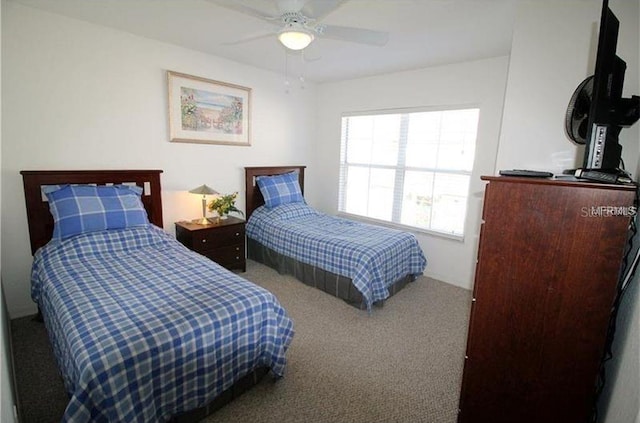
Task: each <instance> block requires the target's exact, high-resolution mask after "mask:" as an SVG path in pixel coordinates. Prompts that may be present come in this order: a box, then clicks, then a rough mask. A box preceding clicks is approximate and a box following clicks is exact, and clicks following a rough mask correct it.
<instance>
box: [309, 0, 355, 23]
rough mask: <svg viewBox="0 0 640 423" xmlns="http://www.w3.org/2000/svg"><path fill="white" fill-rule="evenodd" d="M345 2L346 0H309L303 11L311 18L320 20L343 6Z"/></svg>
mask: <svg viewBox="0 0 640 423" xmlns="http://www.w3.org/2000/svg"><path fill="white" fill-rule="evenodd" d="M344 2H345V0H309V1H307V2H306V4H305V5H304V7H303V8H302V10H301V12H302V14H303V15H305V16H307V17H309V18H311V19H314V20H316V21H319V20H321V19H322V18H324V17H325V16H327V15H328V14H329V13H331V12H333V11H334V10H336V9H337V8H338V7H340V6H342V4H343V3H344Z"/></svg>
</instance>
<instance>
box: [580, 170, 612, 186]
mask: <svg viewBox="0 0 640 423" xmlns="http://www.w3.org/2000/svg"><path fill="white" fill-rule="evenodd" d="M578 178H582V179H587V180H589V181H597V182H605V183H608V184H615V183H617V182H618V175H617V174H615V173H606V172H600V171H598V170H583V171H582V172H580V175H578Z"/></svg>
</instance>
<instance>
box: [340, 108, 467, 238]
mask: <svg viewBox="0 0 640 423" xmlns="http://www.w3.org/2000/svg"><path fill="white" fill-rule="evenodd" d="M479 113H480V111H479V109H456V110H430V111H411V112H405V111H402V112H399V111H390V112H386V113H384V112H381V113H379V114H361V115H350V116H344V117H343V118H342V147H341V154H340V202H339V205H338V209H339V210H340V211H341V212H345V213H349V214H354V215H359V216H365V217H369V218H372V219H378V220H383V221H387V222H393V223H398V224H402V225H407V226H411V227H415V228H419V229H424V230H429V231H435V232H440V233H446V234H449V235H453V236H456V237H461V236H462V235H463V234H464V220H465V215H466V210H467V197H468V193H469V181H470V178H471V170H472V168H473V158H474V155H475V145H476V133H477V129H478V116H479Z"/></svg>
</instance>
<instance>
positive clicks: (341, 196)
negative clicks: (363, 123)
mask: <svg viewBox="0 0 640 423" xmlns="http://www.w3.org/2000/svg"><path fill="white" fill-rule="evenodd" d="M469 109H475V110H477V113H478V121H477V127H476V137H475V141H474V156H473V161H472V165H471V169H470V170H459V169H450V168H442V169H438V168H437V167H417V166H407V165H406V164H403V165H398V164H396V165H388V164H384V165H383V164H380V165H379V164H371V163H367V164H363V163H349V162H348V161H347V144H348V143H347V142H343V140H345V139H346V134H345V131H346V130H347V125H343V122H344V119H345V118H350V117H358V116H379V115H385V114H394V115H403V114H410V113H422V112H447V111H454V110H469ZM481 110H482V109H481V108H480V105H478V104H458V105H447V106H429V107H408V108H395V109H378V110H366V111H356V112H344V113H342V114H341V117H340V126H341V128H340V159H339V178H338V212H337V214H338V215H339V216H343V217H348V218H354V219H358V220H362V221H365V222H370V223H374V224H379V225H383V226H388V227H392V228H397V229H402V230H407V231H411V232H418V233H425V234H429V235H435V236H438V237H443V238H447V239H452V240H456V241H462V242H463V241H464V238H465V234H466V229H467V220H468V218H469V200H470V198H469V196H470V192H471V185H472V176H473V174H474V171H475V168H476V160H477V147H478V134H479V132H480V131H479V129H480V117H481ZM401 119H402V117H401ZM401 125H402V124H401ZM400 142H404V143H405V147H406V142H407V139H406V137H405V139H404V140H401V141H400ZM398 149H399V150H403V151H404V150H406V149H405V148H401V147H400V146H399V147H398ZM398 153H399V155H400V151H399V152H398ZM403 160H404V158H403ZM404 163H406V161H405V162H404ZM348 167H362V168H367V169H387V170H393V171H395V174H396V177H395V178H394V197H396V196H397V194H398V192H397V191H396V189H397V187H400V193H401V191H402V187H403V184H404V176H405V174H406V172H408V171H418V172H430V173H432V174H433V175H434V176H435V175H436V174H452V175H463V176H468V177H469V184H468V186H467V193H466V204H465V210H464V219H463V222H462V233H461V234H456V233H453V232H446V231H439V230H436V229H431V228H424V227H418V226H412V225H408V224H404V223H400V222H399V221H392V220H391V221H390V220H383V219H377V218H374V217H369V216H364V215H360V214H353V213H349V212H347V211H345V210H343V209H344V208H345V204H346V201H347V198H346V195H347V189H346V173H347V169H348ZM398 176H400V177H399V178H398ZM392 209H393V212H392V219H394V218H395V217H396V216H397V212H398V210H396V207H395V205H394V206H392ZM398 220H399V218H398Z"/></svg>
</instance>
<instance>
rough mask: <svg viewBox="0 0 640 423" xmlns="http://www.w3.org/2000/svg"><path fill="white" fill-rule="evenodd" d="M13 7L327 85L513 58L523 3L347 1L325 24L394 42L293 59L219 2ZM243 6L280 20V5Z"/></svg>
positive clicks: (320, 49)
mask: <svg viewBox="0 0 640 423" xmlns="http://www.w3.org/2000/svg"><path fill="white" fill-rule="evenodd" d="M10 1H13V2H15V3H20V4H22V5H26V6H30V7H34V8H38V9H43V10H46V11H49V12H53V13H58V14H61V15H66V16H69V17H72V18H75V19H80V20H84V21H89V22H92V23H95V24H98V25H103V26H107V27H112V28H116V29H119V30H122V31H126V32H129V33H132V34H136V35H140V36H143V37H147V38H151V39H155V40H159V41H162V42H166V43H171V44H175V45H179V46H182V47H186V48H189V49H193V50H197V51H201V52H205V53H210V54H213V55H216V56H220V57H225V58H228V59H232V60H235V61H237V62H241V63H245V64H249V65H253V66H256V67H259V68H264V69H269V70H273V71H276V72H282V73H284V72H285V71H286V72H287V73H288V74H289V75H291V76H293V75H295V76H296V77H297V76H300V75H303V76H304V77H305V79H306V80H310V81H315V82H324V81H336V80H342V79H350V78H356V77H362V76H368V75H375V74H381V73H388V72H396V71H401V70H409V69H416V68H423V67H429V66H434V65H441V64H446V63H455V62H462V61H468V60H476V59H482V58H487V57H495V56H502V55H508V54H509V51H510V48H511V34H512V27H513V20H514V15H515V10H516V4H517V1H519V0H467V1H464V0H347V1H345V2H344V3H343V4H342V5H341V6H339V7H338V8H337V9H335V10H334V11H332V12H331V13H329V14H328V15H327V16H325V17H324V18H323V19H322V21H321V22H322V23H324V24H330V25H343V26H351V27H359V28H366V29H372V30H380V31H386V32H388V33H389V42H388V43H387V44H386V45H385V46H384V47H375V46H369V45H363V44H357V43H352V42H345V41H337V40H332V39H327V38H321V37H320V38H317V39H316V40H315V41H314V42H313V43H312V44H311V45H310V46H309V47H308V48H307V49H306V50H305V51H304V55H300V54H299V53H289V54H287V53H286V49H285V48H284V47H282V46H281V45H280V44H279V42H278V41H277V39H276V37H275V32H274V30H275V31H277V28H276V27H274V25H272V24H270V23H268V22H265V21H263V20H260V19H258V18H256V17H252V16H249V15H245V14H241V13H239V12H236V11H233V10H229V9H226V8H224V7H221V6H219V5H216V4H215V3H214V0H10ZM236 1H238V0H236ZM298 1H301V0H298ZM302 1H304V0H302ZM243 3H244V4H249V5H251V6H254V7H257V8H260V9H262V10H274V14H276V13H275V9H274V7H275V1H274V0H243ZM269 33H273V34H274V35H273V36H271V37H263V38H258V39H255V40H252V41H247V42H242V43H238V44H234V45H225V43H230V42H234V41H238V40H241V39H244V38H247V37H256V36H260V35H263V34H269ZM305 59H306V60H305ZM285 63H286V68H285Z"/></svg>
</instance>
